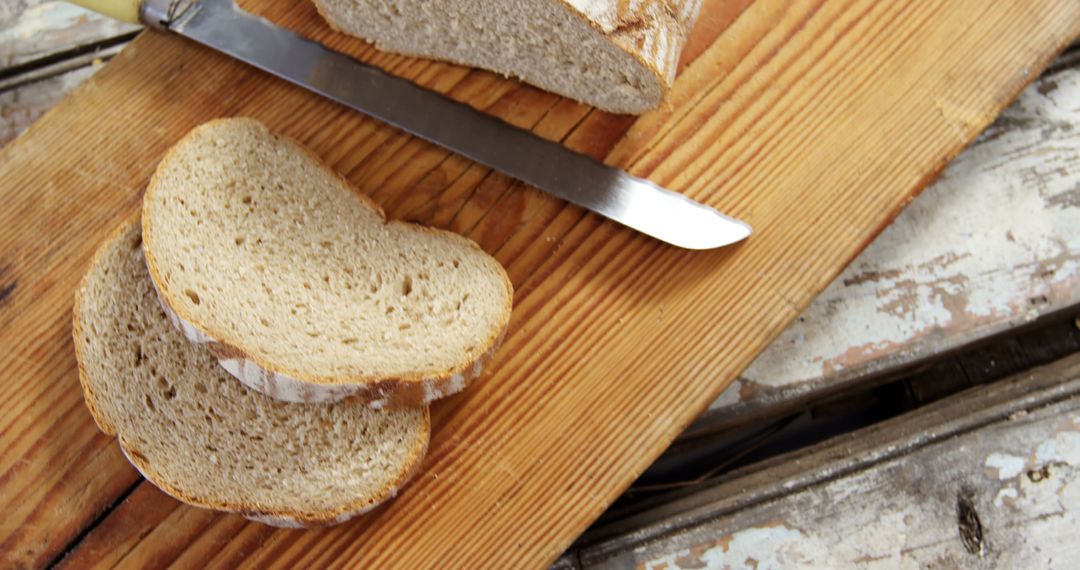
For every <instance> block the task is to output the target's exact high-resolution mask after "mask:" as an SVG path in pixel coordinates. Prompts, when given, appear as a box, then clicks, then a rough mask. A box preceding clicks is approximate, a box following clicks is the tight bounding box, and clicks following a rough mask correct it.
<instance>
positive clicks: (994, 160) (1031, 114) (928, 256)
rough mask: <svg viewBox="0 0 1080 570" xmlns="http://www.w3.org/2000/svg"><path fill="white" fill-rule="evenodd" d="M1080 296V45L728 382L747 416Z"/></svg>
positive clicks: (735, 404) (812, 396)
mask: <svg viewBox="0 0 1080 570" xmlns="http://www.w3.org/2000/svg"><path fill="white" fill-rule="evenodd" d="M1078 304H1080V49H1077V48H1074V49H1073V50H1072V51H1071V52H1070V53H1069V54H1067V55H1066V56H1065V57H1063V58H1062V59H1061V60H1059V61H1058V62H1057V63H1056V64H1055V66H1054V68H1053V69H1052V70H1051V71H1050V72H1049V73H1047V74H1045V75H1043V76H1042V77H1040V78H1039V79H1038V80H1036V81H1035V83H1034V84H1032V85H1031V86H1030V87H1028V88H1027V89H1026V90H1024V92H1023V93H1022V94H1021V95H1020V97H1019V99H1018V100H1017V101H1016V102H1015V103H1013V104H1012V105H1011V106H1009V108H1008V109H1006V110H1005V111H1004V112H1003V113H1002V115H1001V117H999V118H998V120H997V121H996V122H995V123H994V124H993V125H992V126H991V127H990V128H989V129H987V131H986V132H985V133H984V134H983V135H982V136H980V137H979V139H978V140H977V141H976V142H975V143H974V144H973V145H972V146H971V147H970V148H968V149H967V150H966V151H965V152H964V153H963V154H961V155H960V156H959V157H957V159H956V160H955V161H953V162H952V163H951V164H950V165H949V166H948V168H946V169H945V172H944V173H943V174H942V176H941V178H939V179H938V180H937V181H936V182H935V183H934V184H932V185H931V186H930V187H929V188H927V189H926V190H925V191H924V192H923V193H922V194H921V195H920V196H919V198H918V199H917V200H916V201H915V202H913V203H912V204H911V205H910V206H909V207H908V208H906V209H905V210H904V211H903V212H902V213H901V214H900V215H899V216H898V217H897V218H896V220H895V221H894V222H893V223H892V224H891V225H890V226H889V227H888V228H886V229H885V231H883V232H882V233H881V235H880V236H878V237H877V239H875V240H874V242H873V243H872V244H870V245H869V246H868V247H867V248H866V250H865V251H863V252H862V253H861V254H860V255H859V257H857V258H856V259H855V261H853V262H852V263H851V265H849V266H848V267H847V269H845V270H844V272H843V273H842V274H841V275H840V276H839V277H837V278H836V279H835V280H834V281H833V282H832V283H831V284H830V285H829V286H828V287H827V288H826V289H825V291H824V292H823V293H822V294H821V295H819V296H818V297H817V298H816V299H814V301H813V303H811V304H810V307H809V308H807V309H806V310H805V311H804V312H803V313H802V314H801V315H799V318H798V319H796V320H795V322H793V323H792V324H791V326H789V327H788V328H787V330H785V331H784V332H783V333H782V334H781V335H780V336H779V337H778V338H777V339H776V341H775V342H773V343H772V344H771V345H769V347H768V348H767V349H765V351H764V352H762V354H761V355H760V356H759V357H758V358H757V359H756V360H755V361H754V363H753V364H751V365H750V367H749V368H747V370H746V371H745V372H743V373H742V374H741V375H740V377H739V379H738V380H736V381H735V382H734V383H733V384H732V385H731V387H729V388H728V389H727V390H725V391H724V393H723V394H721V396H720V398H718V399H717V400H716V401H715V402H713V404H712V405H711V406H710V409H709V411H708V412H706V414H705V415H704V417H703V418H701V420H700V421H699V423H698V426H697V427H698V428H704V427H706V426H708V427H713V428H715V427H718V426H722V425H738V424H741V423H745V422H746V421H748V418H751V417H761V416H764V415H773V416H775V415H777V414H780V413H785V412H786V411H788V410H790V409H791V408H792V407H795V406H797V405H799V404H800V403H805V402H807V401H812V400H820V399H821V398H823V397H825V396H827V395H829V394H830V393H835V392H838V391H842V390H845V389H851V388H852V387H854V386H858V385H863V384H864V383H865V382H866V379H867V378H868V377H869V376H874V375H878V376H882V375H886V374H888V373H890V372H891V371H895V370H898V369H902V368H904V367H908V366H910V365H912V364H913V363H916V362H919V361H924V360H926V359H927V358H931V357H933V356H934V355H937V354H941V353H945V352H949V351H952V350H956V349H957V348H959V347H961V346H963V345H965V344H970V343H973V342H976V341H978V340H981V339H984V338H987V337H990V336H993V335H995V334H999V333H1001V332H1003V331H1005V330H1009V329H1012V328H1014V327H1017V326H1021V325H1024V324H1027V323H1030V322H1032V321H1034V320H1036V319H1039V318H1042V317H1045V316H1047V315H1053V314H1056V313H1058V312H1061V311H1065V310H1069V309H1070V308H1074V307H1077V305H1078Z"/></svg>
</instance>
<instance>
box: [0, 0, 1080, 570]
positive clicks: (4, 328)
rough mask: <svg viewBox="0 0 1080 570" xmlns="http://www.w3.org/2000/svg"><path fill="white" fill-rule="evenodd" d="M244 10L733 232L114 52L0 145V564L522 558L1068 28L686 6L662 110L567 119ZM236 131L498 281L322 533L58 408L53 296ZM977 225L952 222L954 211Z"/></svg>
mask: <svg viewBox="0 0 1080 570" xmlns="http://www.w3.org/2000/svg"><path fill="white" fill-rule="evenodd" d="M258 9H259V10H261V11H262V13H264V14H265V15H267V16H268V17H269V18H271V19H272V20H274V21H276V22H279V23H281V24H283V25H286V26H289V27H292V28H294V29H297V30H299V31H300V32H301V33H303V34H305V35H309V36H312V37H315V38H317V39H319V40H320V41H323V42H325V43H327V44H329V45H331V46H332V47H334V48H336V49H340V50H344V51H347V52H349V53H352V54H355V55H357V56H358V57H361V58H362V59H364V60H367V61H371V62H374V63H375V64H377V65H379V66H381V67H384V68H386V69H388V70H390V71H392V72H393V73H396V74H399V75H403V76H406V77H409V78H411V79H413V80H416V81H418V82H419V83H422V84H424V85H426V86H428V87H431V88H433V89H437V90H440V91H444V92H448V93H450V94H451V95H452V96H453V97H455V98H457V99H460V100H463V101H467V102H469V103H470V104H472V105H475V106H478V107H481V108H483V109H486V110H487V111H488V112H490V113H492V114H495V115H498V116H500V117H502V118H504V119H506V120H507V121H510V122H512V123H514V124H516V125H519V126H523V127H527V128H531V129H533V130H534V131H535V132H537V133H539V134H540V135H541V136H544V137H547V138H551V139H557V140H560V141H562V142H563V143H564V144H566V145H567V146H569V147H571V148H573V149H576V150H579V151H582V152H585V153H588V154H590V155H592V156H595V157H597V158H600V159H603V160H605V161H606V162H608V163H610V164H613V165H617V166H619V167H621V168H625V169H628V170H630V171H631V172H633V173H634V174H637V175H641V176H646V177H649V178H650V179H652V180H654V181H656V182H658V183H660V184H663V185H665V186H667V187H669V188H672V189H675V190H677V191H680V192H684V193H686V194H687V195H689V196H691V197H693V198H696V199H698V200H703V201H705V202H707V203H709V204H711V205H713V206H716V207H717V208H719V209H721V210H723V211H725V212H728V213H730V214H732V215H734V216H737V217H739V218H742V219H745V220H747V221H748V222H750V223H751V224H752V225H753V226H754V229H755V232H756V233H755V235H754V237H753V238H751V239H750V240H749V241H748V242H746V243H744V244H741V245H738V246H735V247H729V248H726V249H722V250H716V251H707V252H690V251H683V250H679V249H675V248H671V247H668V246H665V245H663V244H660V243H658V242H656V241H653V240H651V239H649V238H646V237H643V236H641V235H637V234H635V233H633V232H631V231H628V230H625V229H623V228H621V227H619V226H617V225H616V224H613V223H609V222H606V221H604V220H602V219H601V218H599V217H597V216H595V215H592V214H588V213H586V212H583V211H582V210H580V209H579V208H576V207H572V206H568V205H566V204H565V203H563V202H560V201H558V200H554V199H551V198H549V197H547V196H544V195H542V194H540V193H538V192H536V191H534V190H532V189H529V188H524V187H522V186H521V185H520V184H517V183H514V182H512V181H511V180H508V179H507V178H505V177H503V176H501V175H498V174H493V173H491V172H489V171H488V170H486V169H484V168H480V167H477V166H475V165H473V164H471V163H469V162H468V161H466V160H463V159H461V158H460V157H457V156H454V155H452V154H449V153H448V152H446V151H444V150H441V149H439V148H436V147H433V146H431V145H428V144H426V143H424V142H421V141H418V140H416V139H413V138H411V137H408V136H404V135H402V134H401V133H399V132H397V131H395V130H394V129H392V128H389V127H387V126H384V125H381V124H379V123H377V122H375V121H372V120H369V119H366V118H364V117H363V116H361V115H359V114H357V113H354V112H351V111H348V110H345V109H343V108H341V107H339V106H336V105H334V104H332V103H329V102H327V101H324V100H322V99H320V98H318V97H315V96H313V95H310V94H308V93H306V92H304V91H302V90H300V89H297V88H293V87H291V86H288V85H286V84H284V83H282V82H280V81H277V80H275V79H273V78H270V77H268V76H267V75H265V74H262V73H260V72H257V71H255V70H252V69H249V68H247V67H245V66H243V65H241V64H238V63H235V62H233V61H231V60H229V59H228V58H226V57H223V56H220V55H217V54H215V53H213V52H210V51H209V50H206V49H202V48H199V47H197V46H195V45H193V44H191V43H188V42H186V41H184V40H182V39H180V38H177V37H172V36H168V35H165V34H161V33H156V32H148V33H145V34H143V35H142V36H140V37H139V38H138V39H137V40H136V41H135V42H134V43H133V44H132V45H131V46H130V47H128V48H127V49H125V50H124V52H123V53H122V54H121V55H120V56H118V57H117V58H116V59H115V60H114V61H113V62H111V63H110V64H109V65H108V66H106V68H105V69H104V70H102V71H101V72H99V73H98V74H97V75H95V76H94V77H93V78H92V79H91V80H90V81H88V82H87V83H86V84H85V85H84V86H83V87H81V88H80V89H79V90H78V91H77V92H76V93H75V94H74V95H72V96H71V97H70V98H68V99H67V100H66V101H65V102H64V103H63V104H61V105H60V106H59V107H57V108H56V109H55V110H54V111H53V112H51V113H50V114H49V115H47V116H46V117H45V118H43V119H42V120H41V121H39V122H38V123H37V124H36V125H35V126H34V127H33V128H31V129H30V130H29V131H28V132H27V133H26V134H24V135H23V136H21V137H20V138H19V139H17V140H16V142H14V143H13V144H11V145H10V146H8V147H7V148H5V149H4V151H3V152H2V153H0V204H2V206H0V370H3V371H4V372H5V375H4V378H3V380H2V382H0V512H3V513H4V516H3V517H0V552H2V556H0V565H3V566H12V565H14V566H23V565H40V564H45V563H48V562H50V561H56V560H60V559H61V558H63V560H64V561H65V562H66V563H68V564H71V565H73V566H81V565H84V564H88V563H92V562H97V563H115V562H120V561H122V562H125V563H128V564H130V565H134V566H159V565H164V564H167V563H170V562H177V563H180V564H184V565H192V566H204V565H206V564H211V563H213V564H225V565H232V564H234V563H237V562H239V561H240V560H242V559H247V560H249V561H251V562H253V563H257V564H260V565H261V564H265V563H269V562H276V563H278V564H280V565H281V566H294V567H311V566H319V565H323V564H326V563H330V562H339V563H350V564H353V565H357V566H361V567H382V566H389V565H400V566H404V567H411V568H428V567H506V566H515V567H516V566H542V565H544V564H546V563H548V562H550V561H552V560H553V559H554V558H555V557H556V556H558V555H559V553H560V552H562V550H563V549H564V548H565V547H566V546H567V545H568V544H569V543H570V542H571V541H572V540H573V539H574V538H575V537H576V536H577V534H578V533H580V532H581V531H582V530H583V529H584V528H585V527H586V526H587V525H588V524H589V522H590V521H591V520H593V519H594V518H595V517H596V516H598V515H599V514H600V513H601V512H602V511H603V510H604V508H605V507H606V506H607V505H608V504H609V503H610V502H611V501H612V500H614V498H615V497H616V496H617V495H618V494H619V492H620V491H621V490H622V489H624V488H625V487H626V486H627V485H629V484H630V483H631V482H632V481H633V480H634V477H635V476H636V475H637V474H639V473H640V472H641V471H642V470H643V469H644V468H645V467H646V466H647V465H649V463H650V462H651V461H652V460H653V458H655V457H656V456H657V455H658V454H659V453H660V452H661V451H662V450H663V449H664V447H665V446H666V445H667V444H668V443H669V442H670V441H671V440H672V438H674V437H675V435H676V434H678V433H679V431H680V430H681V429H682V428H683V426H685V425H686V424H687V423H688V422H689V421H690V420H691V419H692V418H694V416H695V415H696V414H697V413H698V412H699V411H700V410H701V409H702V408H703V407H704V406H705V405H706V404H707V403H708V402H710V401H711V400H712V398H714V397H715V396H716V395H717V394H718V393H719V392H720V390H722V389H723V388H724V386H725V385H726V384H727V383H728V382H729V381H730V380H731V379H732V378H734V377H735V375H736V374H737V373H738V372H739V371H740V370H741V369H742V368H743V367H744V366H746V364H747V363H749V362H750V360H751V359H752V358H753V357H754V356H755V355H756V354H757V353H758V352H759V351H760V350H761V349H762V348H763V347H765V346H766V344H767V343H768V342H769V340H770V339H772V338H773V336H774V335H776V334H777V333H778V332H779V331H780V330H781V328H782V327H783V326H784V325H785V324H786V323H787V322H788V321H789V320H791V319H793V318H795V317H796V316H797V315H798V313H799V311H800V309H802V308H803V307H804V306H806V304H807V303H808V302H809V300H810V299H811V298H812V297H813V296H814V295H815V294H816V293H817V292H818V291H819V290H820V289H821V288H822V287H824V286H825V285H826V284H827V283H828V282H829V280H830V279H831V278H832V277H833V276H834V275H835V274H836V273H837V272H838V271H839V270H840V269H841V268H842V267H844V265H845V264H846V263H847V261H848V260H850V259H851V258H852V257H853V256H854V255H855V254H856V253H857V252H858V251H859V250H860V249H862V247H863V246H864V245H865V244H867V243H868V242H869V240H870V239H871V238H872V237H873V236H874V235H875V234H876V233H877V232H878V231H879V230H880V229H881V228H882V227H883V226H884V225H886V224H887V223H888V222H889V220H891V219H892V217H893V216H894V215H896V213H897V212H898V211H899V209H900V208H902V207H903V205H904V204H906V203H907V202H908V201H910V200H911V199H912V197H914V196H915V194H916V193H917V192H918V191H919V190H920V189H922V188H923V187H924V186H925V185H926V184H927V183H928V182H929V181H930V180H932V179H933V178H934V177H935V176H936V175H937V173H938V172H939V171H940V170H941V168H942V167H943V166H944V165H945V163H946V162H948V160H949V159H950V158H952V157H953V156H955V155H956V154H957V153H958V152H959V151H960V150H961V149H962V148H963V147H964V145H966V144H967V143H968V142H970V141H971V140H972V138H973V137H975V136H976V135H977V134H978V133H979V131H980V130H981V129H982V128H984V127H985V126H986V125H987V124H988V123H989V122H990V121H991V120H992V119H993V118H994V116H995V115H996V114H997V113H998V112H999V111H1000V110H1001V109H1002V108H1003V107H1004V106H1005V105H1006V104H1007V103H1008V101H1009V100H1010V99H1012V98H1013V97H1014V96H1015V95H1016V94H1017V93H1018V92H1019V90H1020V89H1021V88H1022V87H1023V86H1024V85H1025V84H1027V83H1028V82H1029V81H1030V80H1031V79H1032V78H1034V77H1035V76H1036V75H1038V73H1039V72H1040V70H1041V69H1042V68H1043V67H1044V66H1045V65H1046V64H1047V62H1048V61H1049V60H1050V58H1052V57H1053V55H1054V54H1056V53H1057V52H1058V51H1059V50H1060V49H1062V48H1063V47H1064V46H1065V45H1067V44H1068V43H1069V41H1070V40H1072V39H1073V38H1074V37H1076V35H1077V34H1078V33H1080V3H1078V2H1076V0H1011V1H1009V0H1001V1H995V2H986V1H985V0H952V1H940V2H935V1H927V2H881V1H879V0H798V1H792V2H771V1H766V0H756V1H752V2H751V1H748V0H743V1H741V2H739V1H732V0H715V1H707V2H706V6H705V12H704V15H703V17H702V21H701V23H700V24H699V26H698V27H697V29H696V30H695V35H694V37H693V39H692V41H691V42H690V45H689V47H688V49H687V52H686V55H685V57H684V63H685V68H684V69H683V70H682V73H681V75H680V77H679V79H678V81H677V83H676V87H675V90H674V93H673V94H672V96H671V106H670V108H667V109H664V110H661V111H658V112H655V113H652V114H649V115H646V116H644V117H641V118H638V119H634V118H630V117H621V116H612V115H608V114H604V113H600V112H595V111H591V110H590V109H588V108H586V107H583V106H581V105H578V104H575V103H572V102H568V101H564V100H561V99H558V98H556V97H554V96H551V95H549V94H546V93H542V92H539V91H537V90H535V89H531V88H528V87H524V86H522V85H520V84H518V83H515V82H513V81H508V80H504V79H501V78H498V77H496V76H494V75H492V74H489V73H485V72H480V71H474V70H469V69H465V68H461V67H456V66H451V65H446V64H438V63H431V62H426V61H420V60H415V59H410V58H405V57H398V56H391V55H386V54H380V53H377V52H375V51H374V50H372V49H371V48H370V47H367V46H365V45H364V44H362V43H361V42H358V41H355V40H351V39H348V38H345V37H343V36H341V35H338V34H335V33H333V32H331V31H329V30H328V28H327V27H326V26H325V25H324V24H323V23H322V22H321V21H320V20H319V19H318V17H317V15H316V14H315V12H314V10H313V9H312V8H311V7H310V6H309V5H308V4H307V3H305V2H302V1H300V0H275V1H273V2H266V3H263V4H261V5H260V6H259V7H258ZM231 115H248V116H254V117H257V118H259V119H261V120H263V121H265V122H266V123H267V124H269V125H270V126H271V127H272V128H273V129H276V130H279V131H281V132H283V133H285V134H288V135H290V136H292V137H295V138H297V139H299V140H301V141H303V142H304V143H306V144H308V145H310V146H311V148H312V149H314V151H315V152H316V153H318V154H319V155H321V156H322V157H324V158H325V159H326V160H327V161H328V162H329V163H330V164H331V165H333V166H334V167H335V168H337V169H338V170H340V171H341V172H343V173H344V174H345V175H346V176H348V178H349V179H350V180H352V182H353V183H355V185H356V186H357V188H359V190H360V191H361V192H364V193H366V194H369V195H371V196H373V197H374V198H375V199H376V200H377V201H379V202H380V203H381V204H383V205H384V206H385V207H386V209H387V210H388V212H389V213H390V215H391V216H393V217H401V218H408V219H412V220H418V221H422V222H425V223H430V224H434V225H437V226H440V227H445V228H450V229H452V230H454V231H457V232H460V233H462V234H465V235H467V236H470V237H472V238H473V239H475V240H476V241H478V242H479V243H480V244H481V245H482V246H483V247H484V248H485V249H486V250H487V251H489V252H491V253H492V254H494V255H495V256H496V257H497V258H498V259H499V260H500V261H501V262H502V263H504V264H505V265H506V266H507V268H508V270H509V272H510V275H511V278H512V279H513V281H514V284H515V286H516V289H517V295H516V299H515V305H516V308H515V314H514V318H513V321H512V324H511V329H510V334H509V336H508V339H507V341H506V344H505V346H504V348H503V349H502V350H501V352H500V356H499V360H498V362H497V364H496V365H495V366H494V368H493V370H492V372H491V374H490V375H489V376H487V377H486V378H485V379H483V380H482V381H480V382H479V383H478V384H476V385H475V386H474V387H473V388H471V389H469V390H468V391H467V392H466V393H464V394H462V395H459V396H456V397H453V398H450V399H448V400H446V401H443V402H440V403H438V404H437V405H436V406H434V408H433V414H434V418H435V421H434V434H433V441H432V445H431V451H430V454H429V456H428V458H427V460H426V462H425V467H424V469H423V472H422V473H420V475H418V476H417V478H416V480H415V481H414V483H412V484H411V485H410V486H409V487H407V488H406V489H405V490H404V492H403V493H402V494H401V495H400V496H399V497H398V498H397V500H395V501H393V502H392V503H390V504H389V505H388V506H385V507H383V508H380V509H378V510H377V511H376V512H374V513H373V514H371V515H369V516H366V517H363V518H362V519H360V520H356V521H353V522H351V523H348V524H345V525H341V526H338V527H335V528H331V529H325V530H319V531H285V530H274V529H271V528H269V527H265V526H263V525H259V524H255V523H248V522H246V521H245V520H244V519H242V518H240V517H238V516H235V515H221V514H216V513H211V512H208V511H202V510H198V509H192V508H189V507H186V506H182V505H179V504H178V503H176V502H175V501H173V500H171V499H169V498H168V497H166V496H164V495H163V494H161V493H160V492H158V491H157V490H155V489H154V488H153V487H152V486H150V485H148V484H145V483H142V482H141V479H140V478H139V477H138V475H137V474H136V472H135V471H134V470H133V469H132V468H131V467H129V466H128V464H127V463H126V462H125V461H124V459H123V457H122V456H121V454H120V453H119V451H118V449H117V447H116V445H115V443H113V442H112V440H110V439H109V438H106V437H105V436H103V435H102V434H100V433H99V432H98V431H97V430H96V429H95V427H94V425H93V422H92V420H91V418H90V415H89V414H88V413H87V412H86V410H85V409H84V407H83V404H82V398H81V394H80V391H79V387H78V382H77V372H76V366H75V359H74V354H73V352H72V348H71V343H70V338H69V336H70V333H71V330H70V309H71V301H72V294H73V291H74V289H75V286H76V284H77V281H78V279H79V278H80V276H81V275H82V273H83V271H84V270H85V269H86V267H87V264H88V262H89V259H90V256H91V254H92V253H93V251H94V249H95V247H96V246H97V244H98V243H99V241H100V240H101V239H102V238H103V237H104V236H105V235H106V234H107V233H108V232H109V231H110V230H111V229H112V228H113V227H114V226H115V225H116V224H117V223H118V222H119V221H120V220H122V219H123V218H125V217H127V216H128V215H130V214H131V213H132V212H134V211H135V210H136V208H137V207H138V204H139V201H140V192H141V189H142V187H143V185H144V184H145V183H146V181H147V179H148V177H149V176H150V174H151V172H152V171H153V168H154V166H155V164H156V162H157V160H158V159H159V158H160V157H161V155H162V153H163V152H164V151H165V150H166V149H167V148H168V147H169V146H170V145H171V144H173V143H174V142H175V141H176V140H177V139H179V138H180V137H181V136H182V135H183V134H184V133H185V132H186V131H188V130H189V129H190V128H192V127H194V126H196V125H198V124H199V123H202V122H203V121H206V120H208V119H210V118H213V117H220V116H231ZM974 206H977V205H973V207H974Z"/></svg>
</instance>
